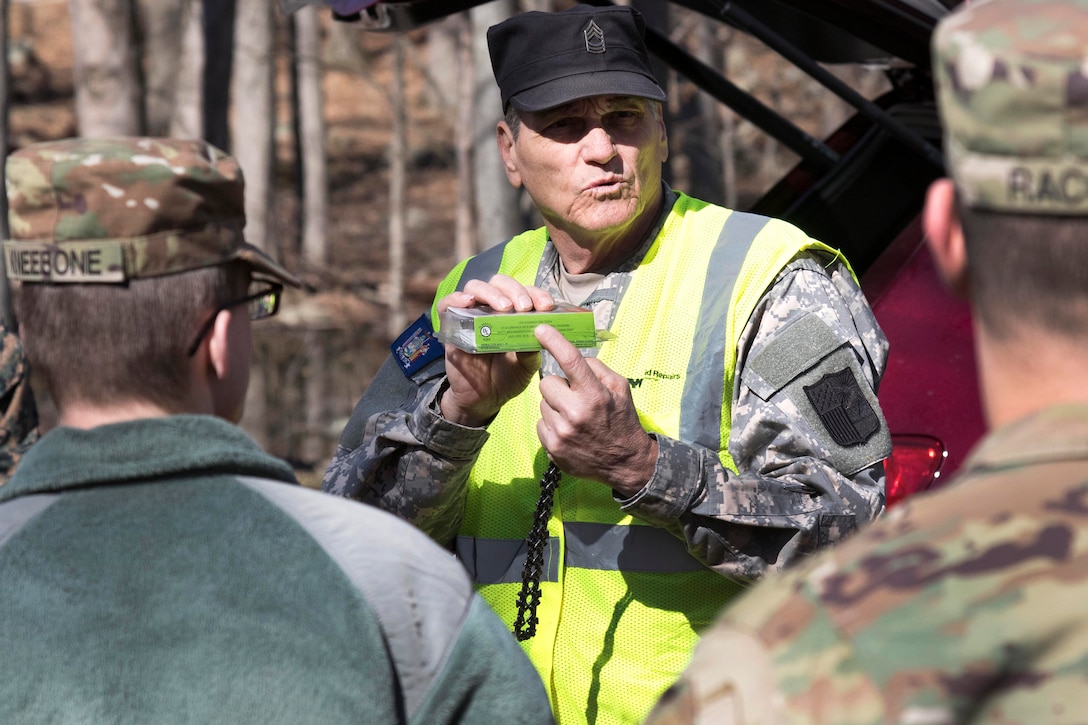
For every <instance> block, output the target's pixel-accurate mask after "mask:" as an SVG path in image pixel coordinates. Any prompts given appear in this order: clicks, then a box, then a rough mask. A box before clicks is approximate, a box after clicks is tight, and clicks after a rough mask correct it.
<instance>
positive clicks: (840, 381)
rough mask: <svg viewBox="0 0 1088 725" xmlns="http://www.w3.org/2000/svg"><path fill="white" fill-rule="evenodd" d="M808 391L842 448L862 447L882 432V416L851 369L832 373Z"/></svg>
mask: <svg viewBox="0 0 1088 725" xmlns="http://www.w3.org/2000/svg"><path fill="white" fill-rule="evenodd" d="M804 389H805V395H807V396H808V399H809V402H810V403H812V407H813V408H815V409H816V414H817V415H819V416H820V421H821V422H823V424H824V427H825V428H827V432H828V433H830V434H831V438H832V440H834V441H835V442H836V443H838V444H839V445H840V446H843V447H844V448H849V447H853V446H860V445H862V444H863V443H865V442H866V441H867V440H869V439H870V438H872V437H873V435H874V434H875V433H876V432H877V431H879V430H880V417H879V416H878V415H877V414H876V411H874V410H873V407H872V406H871V405H869V401H867V400H866V399H865V395H864V394H863V393H862V392H861V386H860V385H859V384H858V380H857V378H856V377H854V373H853V372H852V371H851V370H850V368H843V369H842V370H839V371H838V372H835V373H828V374H827V375H824V376H823V377H822V378H820V379H819V380H818V381H817V382H815V383H813V384H812V385H806V386H804Z"/></svg>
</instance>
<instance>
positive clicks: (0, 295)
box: [0, 0, 17, 330]
mask: <svg viewBox="0 0 1088 725" xmlns="http://www.w3.org/2000/svg"><path fill="white" fill-rule="evenodd" d="M10 10H11V5H10V4H9V3H8V0H0V139H3V142H4V156H7V150H8V149H9V148H11V143H10V141H9V140H8V135H9V128H8V126H9V124H8V100H9V99H10V98H11V93H10V90H11V72H10V69H9V67H8V36H9V35H10V33H11V22H10ZM6 166H7V164H0V181H4V182H6V180H7V176H6V174H5V173H4V169H5V167H6ZM8 231H9V230H8V196H7V194H0V235H2V236H0V238H2V239H8V238H9V237H10V234H8ZM6 265H7V262H6V260H5V259H4V255H2V254H0V319H2V321H3V323H4V325H5V326H6V327H7V328H8V329H9V330H15V329H17V328H16V324H15V313H14V312H13V311H12V306H11V287H10V285H9V284H8V276H7V274H6V271H5V268H6Z"/></svg>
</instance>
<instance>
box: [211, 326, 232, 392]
mask: <svg viewBox="0 0 1088 725" xmlns="http://www.w3.org/2000/svg"><path fill="white" fill-rule="evenodd" d="M233 315H234V311H233V310H230V309H226V310H220V311H219V312H218V313H216V315H215V322H214V323H213V324H212V330H211V332H209V333H208V365H209V366H210V367H211V369H212V370H213V371H214V372H215V376H216V377H217V378H218V379H219V380H225V379H226V378H227V375H228V374H229V373H230V360H231V355H230V352H231V349H230V346H231V336H230V323H231V319H232V317H233Z"/></svg>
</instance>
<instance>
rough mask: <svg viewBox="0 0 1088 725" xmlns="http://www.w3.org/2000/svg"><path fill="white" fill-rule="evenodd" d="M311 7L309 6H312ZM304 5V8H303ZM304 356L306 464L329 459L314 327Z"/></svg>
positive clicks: (324, 372) (322, 346)
mask: <svg viewBox="0 0 1088 725" xmlns="http://www.w3.org/2000/svg"><path fill="white" fill-rule="evenodd" d="M311 7H312V6H311ZM305 9H306V8H304V10H305ZM305 339H306V342H307V345H306V347H305V351H304V353H303V354H304V355H305V356H306V365H305V367H304V369H305V371H306V372H305V374H304V375H303V377H302V382H303V383H304V385H305V388H304V390H305V393H304V395H303V400H304V401H305V408H306V429H305V432H304V433H305V434H304V435H303V438H302V445H301V450H300V457H301V458H302V460H303V461H305V462H306V463H314V462H316V461H325V460H328V457H329V455H330V454H331V453H332V451H331V450H329V442H328V435H327V432H326V431H327V428H328V422H329V419H328V415H327V414H326V410H325V409H326V405H325V401H326V400H327V399H328V397H329V392H328V387H329V375H328V371H329V363H330V361H329V354H328V340H327V339H326V338H323V337H322V336H321V335H320V334H319V333H318V331H317V330H307V332H306V338H305Z"/></svg>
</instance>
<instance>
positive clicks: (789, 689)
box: [645, 560, 951, 725]
mask: <svg viewBox="0 0 1088 725" xmlns="http://www.w3.org/2000/svg"><path fill="white" fill-rule="evenodd" d="M823 564H824V566H823V567H822V568H823V569H827V568H828V567H830V566H832V565H831V564H830V563H828V562H827V561H826V560H824V561H823ZM820 573H821V572H819V571H817V572H812V571H811V570H810V569H809V567H799V568H798V569H796V570H791V571H790V572H788V573H787V574H786V575H784V576H782V577H773V576H772V577H769V578H768V579H767V580H765V581H764V582H762V583H761V584H760V585H759V586H757V587H755V588H754V589H752V590H751V591H750V592H749V593H748V594H746V595H745V596H744V597H743V598H742V599H741V600H739V601H738V602H737V603H736V604H734V605H733V606H731V607H729V608H728V609H727V610H726V611H725V613H724V614H723V616H722V617H721V618H720V619H719V620H718V621H717V622H716V623H715V624H714V626H713V627H712V628H711V629H710V630H708V631H707V632H706V633H705V634H704V636H703V637H702V638H701V639H700V641H699V644H698V645H697V646H696V648H695V652H694V653H693V655H692V658H691V661H690V663H689V664H688V667H687V668H686V669H685V670H684V673H683V675H682V676H681V677H680V679H679V680H677V682H676V683H675V684H674V685H672V686H671V687H670V688H669V689H668V690H667V691H666V692H665V693H664V695H662V697H661V699H660V700H659V701H658V703H657V704H656V705H655V707H654V709H653V711H652V712H651V713H650V715H649V717H648V718H647V719H646V721H645V722H646V725H681V724H685V725H696V724H699V725H709V724H710V723H723V722H728V723H735V724H736V725H787V724H788V725H821V724H822V723H836V724H837V725H862V724H863V723H864V724H865V725H875V724H876V723H879V722H885V721H884V720H883V718H882V711H881V710H880V707H879V702H880V689H879V687H877V685H876V683H875V682H874V681H873V679H872V678H871V677H870V675H869V674H868V670H869V667H868V663H865V662H863V661H862V660H861V659H859V658H858V657H856V656H855V655H856V652H855V650H854V647H853V644H852V643H851V642H850V641H849V639H848V638H846V637H844V636H842V634H841V633H840V631H839V630H838V629H837V628H836V627H835V626H834V623H833V622H832V621H831V619H830V617H829V615H828V613H827V612H826V611H825V610H824V609H823V608H822V607H821V606H820V603H819V599H818V597H816V596H815V595H814V594H813V593H812V592H811V591H810V590H809V589H808V586H807V579H808V577H811V576H819V575H820ZM802 634H803V635H806V636H805V637H800V635H802ZM790 644H792V645H795V647H794V648H792V649H791V648H790V647H789V646H788V645H790ZM724 652H728V653H729V655H728V656H723V653H724ZM832 676H833V677H832ZM889 722H890V721H889ZM933 722H951V720H934V721H933Z"/></svg>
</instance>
